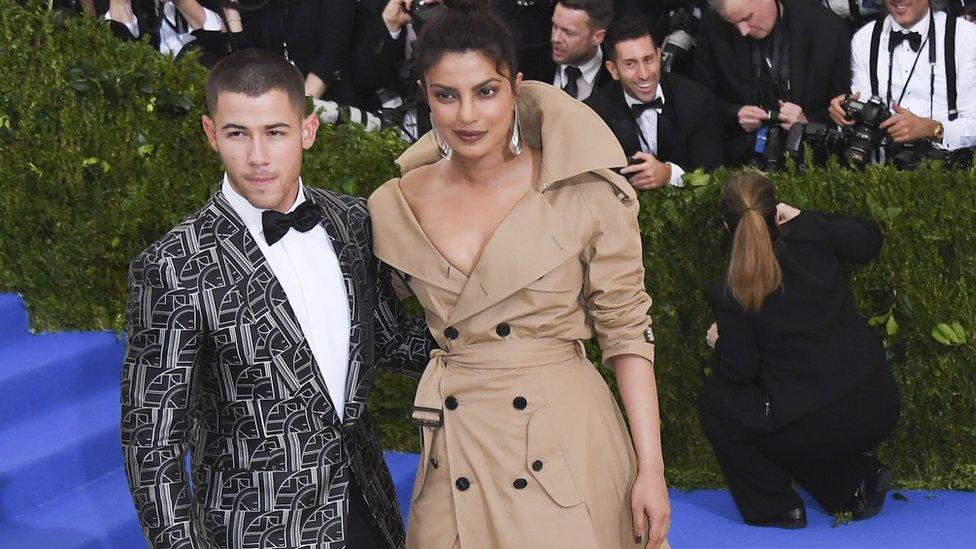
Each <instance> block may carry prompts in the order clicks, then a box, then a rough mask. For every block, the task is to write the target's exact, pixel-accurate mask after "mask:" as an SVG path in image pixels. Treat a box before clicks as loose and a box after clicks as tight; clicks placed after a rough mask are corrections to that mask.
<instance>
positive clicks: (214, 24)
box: [203, 8, 224, 31]
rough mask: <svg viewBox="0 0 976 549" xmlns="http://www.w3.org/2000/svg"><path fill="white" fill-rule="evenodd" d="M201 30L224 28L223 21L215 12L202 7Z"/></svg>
mask: <svg viewBox="0 0 976 549" xmlns="http://www.w3.org/2000/svg"><path fill="white" fill-rule="evenodd" d="M203 15H204V17H203V30H205V31H220V30H223V28H224V23H223V22H222V21H221V20H220V16H219V15H217V14H216V13H215V12H213V11H211V10H209V9H207V8H203Z"/></svg>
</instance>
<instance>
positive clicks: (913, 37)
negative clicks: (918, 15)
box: [888, 30, 922, 51]
mask: <svg viewBox="0 0 976 549" xmlns="http://www.w3.org/2000/svg"><path fill="white" fill-rule="evenodd" d="M906 40H907V41H908V45H909V47H911V48H912V51H918V48H920V47H922V35H921V34H919V33H917V32H904V31H895V30H893V31H891V36H889V37H888V51H895V48H897V47H898V44H901V43H902V42H904V41H906Z"/></svg>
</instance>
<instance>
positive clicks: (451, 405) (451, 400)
mask: <svg viewBox="0 0 976 549" xmlns="http://www.w3.org/2000/svg"><path fill="white" fill-rule="evenodd" d="M444 406H445V407H447V409H448V410H454V409H455V408H457V407H458V399H457V398H456V397H455V396H454V395H451V396H449V397H447V398H445V399H444Z"/></svg>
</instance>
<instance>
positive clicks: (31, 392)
mask: <svg viewBox="0 0 976 549" xmlns="http://www.w3.org/2000/svg"><path fill="white" fill-rule="evenodd" d="M122 351H123V349H122V344H121V343H120V342H119V341H117V340H116V338H115V335H114V334H112V333H111V332H95V333H92V332H74V333H52V334H40V335H35V336H30V337H25V338H23V339H20V340H17V341H14V342H11V343H8V344H7V345H6V346H3V347H0V395H3V398H0V428H3V427H4V426H6V425H9V424H11V423H14V422H17V421H24V420H27V419H29V418H32V417H36V416H37V415H39V414H42V413H46V412H48V411H50V410H54V409H56V408H59V407H63V406H70V405H72V402H73V400H75V399H77V398H81V397H84V396H86V395H91V394H92V393H93V392H98V391H101V390H102V389H105V388H108V387H115V388H116V391H118V387H119V380H120V379H121V377H122ZM115 400H118V395H116V397H115Z"/></svg>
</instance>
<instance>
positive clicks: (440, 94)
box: [436, 92, 454, 101]
mask: <svg viewBox="0 0 976 549" xmlns="http://www.w3.org/2000/svg"><path fill="white" fill-rule="evenodd" d="M436 97H437V99H439V100H441V101H447V100H448V99H451V98H453V97H454V94H452V93H451V92H437V95H436Z"/></svg>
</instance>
